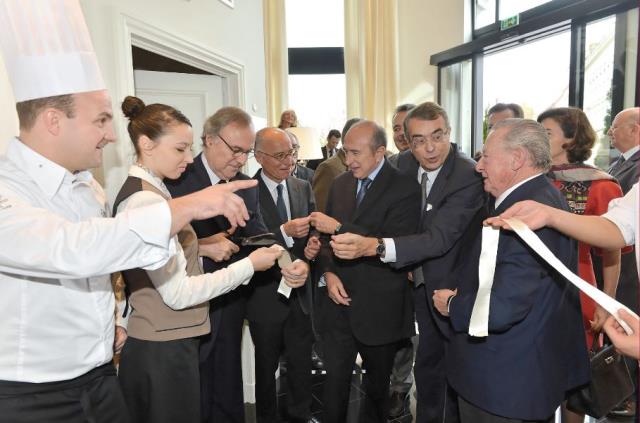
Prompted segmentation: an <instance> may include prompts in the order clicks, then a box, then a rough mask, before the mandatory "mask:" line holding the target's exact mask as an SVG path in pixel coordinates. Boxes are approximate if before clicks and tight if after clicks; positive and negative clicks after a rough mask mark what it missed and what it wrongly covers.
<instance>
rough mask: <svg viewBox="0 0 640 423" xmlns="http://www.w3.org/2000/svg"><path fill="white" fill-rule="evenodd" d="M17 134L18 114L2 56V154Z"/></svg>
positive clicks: (0, 148) (0, 146)
mask: <svg viewBox="0 0 640 423" xmlns="http://www.w3.org/2000/svg"><path fill="white" fill-rule="evenodd" d="M16 135H18V116H17V115H16V107H15V101H14V99H13V91H11V85H10V84H9V78H8V76H7V72H6V70H5V68H4V62H3V61H2V57H1V56H0V154H2V153H4V151H5V149H6V147H7V140H8V139H9V138H10V137H13V136H16Z"/></svg>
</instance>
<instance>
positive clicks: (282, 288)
mask: <svg viewBox="0 0 640 423" xmlns="http://www.w3.org/2000/svg"><path fill="white" fill-rule="evenodd" d="M280 248H282V247H280ZM282 249H283V250H284V251H283V252H282V255H281V256H280V257H279V258H278V266H280V269H284V268H285V267H287V266H289V265H290V264H291V263H292V261H291V255H289V252H288V251H287V250H285V249H284V248H282ZM278 293H279V294H282V295H284V296H285V297H286V298H289V297H290V296H291V287H290V286H289V285H287V283H286V282H285V280H284V276H283V277H282V278H281V279H280V285H278Z"/></svg>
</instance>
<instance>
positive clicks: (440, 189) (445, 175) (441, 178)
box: [423, 144, 456, 213]
mask: <svg viewBox="0 0 640 423" xmlns="http://www.w3.org/2000/svg"><path fill="white" fill-rule="evenodd" d="M455 149H456V146H455V145H454V144H451V146H450V148H449V154H448V155H447V158H446V159H445V161H444V163H443V164H442V169H440V172H439V173H438V176H437V177H436V180H435V181H433V184H432V185H431V189H430V190H429V196H427V203H428V204H437V203H439V202H440V198H441V197H442V195H443V193H444V188H445V187H446V186H447V180H448V179H449V175H450V174H451V172H452V171H453V165H454V163H455V159H456V157H455V156H456V151H455ZM423 213H424V210H423Z"/></svg>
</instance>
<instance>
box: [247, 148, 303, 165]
mask: <svg viewBox="0 0 640 423" xmlns="http://www.w3.org/2000/svg"><path fill="white" fill-rule="evenodd" d="M257 152H258V153H261V154H264V155H265V156H269V157H271V158H273V159H276V160H277V161H279V162H284V161H285V160H287V159H288V158H289V157H293V158H294V159H295V158H296V157H297V156H298V149H297V148H292V149H291V150H288V151H281V152H280V153H276V154H269V153H266V152H264V151H262V150H258V151H257Z"/></svg>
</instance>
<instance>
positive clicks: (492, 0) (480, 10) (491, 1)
mask: <svg viewBox="0 0 640 423" xmlns="http://www.w3.org/2000/svg"><path fill="white" fill-rule="evenodd" d="M474 10H475V16H474V17H475V19H474V25H473V26H474V29H478V28H483V27H485V26H487V25H491V24H492V23H494V22H495V21H496V0H475V8H474Z"/></svg>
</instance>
